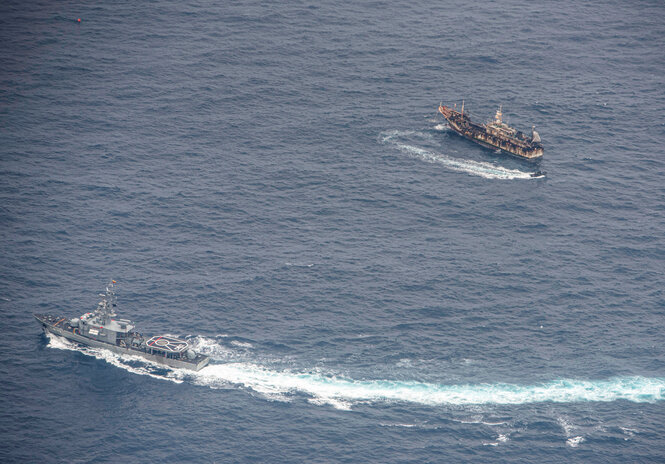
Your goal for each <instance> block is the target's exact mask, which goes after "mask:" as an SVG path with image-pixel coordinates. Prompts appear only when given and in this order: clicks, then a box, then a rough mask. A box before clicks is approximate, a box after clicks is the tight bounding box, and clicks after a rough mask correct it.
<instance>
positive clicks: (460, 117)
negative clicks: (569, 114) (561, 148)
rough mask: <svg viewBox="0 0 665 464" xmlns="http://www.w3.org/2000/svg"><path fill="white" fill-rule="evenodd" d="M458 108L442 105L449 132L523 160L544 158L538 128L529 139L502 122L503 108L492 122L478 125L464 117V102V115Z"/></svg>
mask: <svg viewBox="0 0 665 464" xmlns="http://www.w3.org/2000/svg"><path fill="white" fill-rule="evenodd" d="M456 106H457V105H455V106H454V107H453V108H450V107H447V106H444V105H443V103H442V104H440V105H439V113H441V114H442V115H443V117H444V118H446V121H448V125H449V126H450V128H451V129H452V130H454V131H455V132H456V133H458V134H459V135H461V136H462V137H466V138H467V139H469V140H471V141H473V142H476V143H478V144H480V145H482V146H484V147H487V148H491V149H493V150H501V151H503V152H506V153H509V154H511V155H515V156H519V157H520V158H526V159H534V158H539V157H541V156H543V144H542V142H541V140H540V135H538V132H536V130H535V129H536V127H535V126H533V127H532V130H531V136H530V137H529V136H528V135H527V134H525V133H523V132H520V131H518V130H517V129H515V128H513V127H510V126H509V125H508V124H506V123H504V122H503V112H502V111H501V107H499V109H498V110H497V112H496V115H495V116H494V120H493V121H490V122H488V123H486V124H478V123H475V122H473V121H471V118H469V115H468V114H464V101H462V109H461V111H457V108H456Z"/></svg>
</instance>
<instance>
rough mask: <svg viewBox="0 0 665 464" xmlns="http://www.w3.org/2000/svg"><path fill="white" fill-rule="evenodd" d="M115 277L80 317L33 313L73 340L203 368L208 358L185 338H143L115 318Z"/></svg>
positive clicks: (53, 330)
mask: <svg viewBox="0 0 665 464" xmlns="http://www.w3.org/2000/svg"><path fill="white" fill-rule="evenodd" d="M115 283H116V282H115V280H112V281H111V283H110V284H109V285H108V286H107V287H106V293H100V294H99V296H101V297H102V301H100V302H99V304H98V305H97V309H95V311H94V312H91V313H85V314H83V315H82V316H81V317H77V318H74V319H67V318H66V317H64V316H51V315H46V314H35V315H34V316H35V318H36V319H37V320H38V321H39V323H40V324H41V325H42V328H43V329H44V333H49V332H50V333H52V334H55V335H59V336H61V337H65V338H67V339H68V340H71V341H73V342H76V343H82V344H84V345H88V346H92V347H95V348H104V349H107V350H111V351H113V352H115V353H118V354H128V355H134V356H140V357H142V358H145V359H147V360H149V361H152V362H155V363H159V364H165V365H167V366H170V367H177V368H181V369H192V370H195V371H198V370H200V369H202V368H203V367H205V366H206V365H207V364H208V362H209V361H210V358H209V357H208V356H205V355H203V354H200V353H196V352H194V351H193V350H191V349H190V348H189V344H188V343H187V342H186V341H185V340H180V339H177V338H175V337H172V336H170V335H156V336H154V337H144V336H143V334H141V333H139V332H136V331H135V330H134V328H135V325H134V323H133V322H132V321H130V320H127V319H116V318H115V316H116V314H115V307H116V297H115V292H114V285H115Z"/></svg>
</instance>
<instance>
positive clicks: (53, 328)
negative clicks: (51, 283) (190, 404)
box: [35, 315, 210, 371]
mask: <svg viewBox="0 0 665 464" xmlns="http://www.w3.org/2000/svg"><path fill="white" fill-rule="evenodd" d="M35 318H36V319H37V320H38V321H39V323H40V324H41V325H42V329H43V330H44V333H52V334H54V335H58V336H60V337H63V338H66V339H67V340H71V341H73V342H76V343H81V344H82V345H87V346H91V347H93V348H103V349H105V350H109V351H112V352H114V353H117V354H121V355H122V354H124V355H130V356H139V357H141V358H144V359H146V360H148V361H152V362H154V363H157V364H163V365H166V366H169V367H174V368H178V369H190V370H194V371H199V370H201V369H203V368H204V367H205V366H207V365H208V362H209V361H210V358H208V357H207V356H201V355H198V356H197V358H199V359H195V360H194V361H189V360H180V359H172V358H168V357H166V356H162V355H158V354H151V353H148V352H145V351H141V350H139V349H135V348H128V347H122V346H117V345H112V344H110V343H106V342H100V341H98V340H93V339H91V338H88V337H84V336H82V335H79V334H77V333H75V332H74V331H70V330H66V329H63V328H60V327H57V325H54V324H51V323H49V322H47V321H46V320H44V319H43V318H40V317H39V316H38V315H35Z"/></svg>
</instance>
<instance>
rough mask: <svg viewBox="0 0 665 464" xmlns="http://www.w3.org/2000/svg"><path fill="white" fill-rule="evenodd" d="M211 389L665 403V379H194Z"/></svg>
mask: <svg viewBox="0 0 665 464" xmlns="http://www.w3.org/2000/svg"><path fill="white" fill-rule="evenodd" d="M195 379H196V382H197V383H200V384H205V385H209V386H212V387H214V386H216V385H221V384H224V383H234V384H238V385H242V386H244V387H247V388H251V389H252V390H255V391H257V392H260V393H266V394H282V395H284V394H287V393H295V392H300V393H305V394H308V395H311V396H312V397H314V398H316V399H317V400H318V402H324V403H331V404H333V405H336V404H341V405H348V404H349V403H354V402H377V401H391V402H393V401H394V402H411V403H419V404H424V405H432V406H436V405H446V404H454V405H469V404H525V403H538V402H554V403H573V402H582V401H616V400H621V399H624V400H628V401H634V402H653V401H659V400H663V399H665V379H653V378H645V377H620V378H614V379H609V380H600V381H592V380H576V379H562V380H554V381H551V382H546V383H542V384H538V385H516V384H504V383H496V384H479V385H440V384H431V383H422V382H398V381H390V380H363V381H359V380H352V379H345V378H341V377H328V376H322V375H320V374H315V373H292V372H279V371H273V370H270V369H266V368H263V367H261V366H256V365H252V364H244V363H232V364H218V365H212V366H209V367H206V368H205V369H203V370H201V371H200V372H198V373H197V374H195Z"/></svg>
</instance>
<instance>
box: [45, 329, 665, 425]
mask: <svg viewBox="0 0 665 464" xmlns="http://www.w3.org/2000/svg"><path fill="white" fill-rule="evenodd" d="M49 338H50V342H49V347H51V348H58V349H69V350H75V351H80V352H82V353H84V354H86V355H90V356H95V357H96V358H98V359H104V360H105V361H107V362H109V363H110V364H113V365H114V366H117V367H120V368H123V369H126V370H128V371H130V372H133V373H136V374H140V375H149V376H151V377H154V378H159V379H165V380H170V381H173V382H182V381H191V382H193V383H195V384H198V385H202V386H207V387H210V388H227V387H233V386H240V387H243V388H248V389H251V390H253V391H255V392H257V393H260V394H261V395H263V396H265V397H267V398H270V399H275V400H279V401H282V400H284V401H287V400H289V398H291V397H292V396H293V395H294V394H305V395H307V396H309V401H311V402H313V403H315V404H330V405H332V406H333V407H336V408H339V409H349V408H350V407H351V406H352V405H354V404H358V403H374V402H410V403H418V404H422V405H429V406H438V405H483V404H504V405H509V404H525V403H539V402H553V403H574V402H585V401H604V402H606V401H617V400H627V401H633V402H637V403H640V402H655V401H661V400H663V399H665V379H661V378H646V377H638V376H635V377H618V378H613V379H608V380H578V379H561V380H553V381H551V382H546V383H540V384H536V385H518V384H505V383H491V384H463V385H454V384H453V385H445V384H433V383H424V382H416V381H412V382H404V381H393V380H353V379H349V378H345V377H341V376H334V375H326V374H322V373H320V372H316V371H313V372H293V371H288V370H273V369H269V368H267V367H264V366H260V365H257V364H253V363H246V362H226V363H219V364H211V365H209V366H207V367H205V368H203V369H202V370H200V371H198V372H193V371H188V370H184V369H171V370H168V373H167V374H165V375H157V374H154V373H152V372H151V371H150V370H149V369H148V368H147V367H143V366H150V365H151V363H149V362H147V361H146V360H144V359H143V358H140V357H136V356H124V355H122V356H121V355H117V354H115V353H112V352H110V351H107V350H103V349H93V348H89V347H81V346H78V345H76V344H73V343H69V342H68V341H66V340H65V339H62V338H60V337H55V336H52V335H51V336H50V337H49ZM194 342H195V344H196V349H197V350H199V351H203V352H207V353H211V354H212V355H213V356H214V359H217V360H220V359H227V360H228V359H233V355H234V353H233V351H231V350H229V349H226V348H223V347H221V346H219V344H217V343H216V342H215V341H214V340H211V339H208V338H205V337H195V338H194ZM129 361H131V362H133V363H132V364H131V365H130V364H128V362H129ZM136 364H139V366H138V367H137V366H136ZM153 366H156V367H158V368H159V369H166V368H165V367H164V366H161V365H153ZM482 419H483V418H480V421H482ZM485 422H488V421H485ZM560 424H561V425H562V428H563V429H564V431H565V432H566V435H567V436H570V434H571V432H572V426H570V424H568V423H567V422H566V421H565V420H564V419H561V420H560ZM488 425H489V424H488ZM491 425H496V424H494V423H492V424H491Z"/></svg>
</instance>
